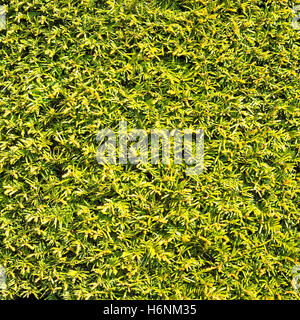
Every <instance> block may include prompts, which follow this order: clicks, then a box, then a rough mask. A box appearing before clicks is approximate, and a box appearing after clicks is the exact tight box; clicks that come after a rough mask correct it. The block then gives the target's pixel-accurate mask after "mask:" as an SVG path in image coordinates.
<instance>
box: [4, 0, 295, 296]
mask: <svg viewBox="0 0 300 320" xmlns="http://www.w3.org/2000/svg"><path fill="white" fill-rule="evenodd" d="M2 4H6V5H7V6H6V8H7V27H6V30H1V31H0V59H1V60H0V61H1V63H0V111H1V120H0V177H1V179H0V265H1V266H3V267H4V268H5V270H6V277H7V280H6V281H7V287H6V289H5V290H2V293H1V297H2V299H16V298H31V299H299V292H297V290H295V288H293V286H292V285H291V281H292V278H293V274H292V268H293V267H294V266H295V265H298V264H299V244H300V237H299V210H298V201H299V194H298V192H297V190H298V189H299V174H298V173H297V168H299V144H298V142H299V139H298V138H299V91H300V90H299V87H300V86H299V83H300V81H299V80H300V77H299V58H300V50H299V31H298V30H296V29H294V28H293V27H292V26H291V20H292V17H293V13H292V8H293V6H294V4H295V3H294V2H292V1H287V0H276V1H275V0H274V1H267V0H236V1H229V0H223V1H222V0H195V1H192V0H176V1H175V0H174V1H169V2H168V1H159V0H157V1H154V0H152V1H151V0H148V1H145V0H144V1H143V0H141V1H133V0H126V1H119V0H110V1H96V0H51V1H48V0H46V1H44V0H11V1H3V2H2ZM121 119H123V120H126V121H127V122H128V126H129V128H141V129H145V130H149V129H151V128H166V129H168V130H171V129H175V128H178V129H185V128H187V129H188V128H191V129H199V128H202V129H203V130H204V133H205V160H204V162H205V168H204V171H203V173H202V174H200V175H197V176H188V175H186V174H185V168H184V165H176V166H175V165H172V164H171V165H165V164H163V163H160V164H158V165H150V164H148V165H136V166H134V165H130V164H128V165H118V164H116V165H104V166H103V165H100V164H99V163H98V162H97V161H96V152H97V148H98V144H97V141H96V135H97V133H98V131H99V130H100V129H102V128H110V129H112V130H116V128H117V127H118V123H119V121H120V120H121Z"/></svg>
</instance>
